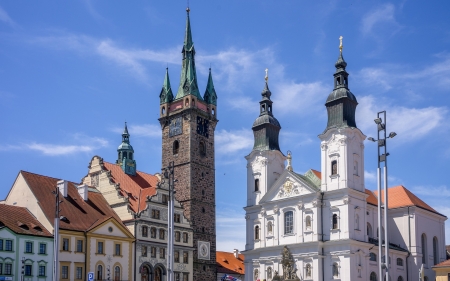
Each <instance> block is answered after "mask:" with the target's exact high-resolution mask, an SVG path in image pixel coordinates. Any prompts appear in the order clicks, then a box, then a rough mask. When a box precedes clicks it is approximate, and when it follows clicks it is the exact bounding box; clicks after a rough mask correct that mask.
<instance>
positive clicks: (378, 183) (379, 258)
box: [377, 148, 383, 279]
mask: <svg viewBox="0 0 450 281" xmlns="http://www.w3.org/2000/svg"><path fill="white" fill-rule="evenodd" d="M378 149H379V148H378ZM377 191H378V273H379V274H378V276H380V279H381V278H382V276H383V266H382V265H383V264H382V263H383V261H382V257H383V250H382V245H383V239H382V237H383V232H382V229H383V227H382V220H381V174H380V162H378V168H377Z"/></svg>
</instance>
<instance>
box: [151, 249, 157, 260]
mask: <svg viewBox="0 0 450 281" xmlns="http://www.w3.org/2000/svg"><path fill="white" fill-rule="evenodd" d="M150 256H151V257H152V258H156V247H151V248H150Z"/></svg>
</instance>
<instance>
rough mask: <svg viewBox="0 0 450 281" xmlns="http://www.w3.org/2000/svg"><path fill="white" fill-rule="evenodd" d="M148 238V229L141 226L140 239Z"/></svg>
mask: <svg viewBox="0 0 450 281" xmlns="http://www.w3.org/2000/svg"><path fill="white" fill-rule="evenodd" d="M147 236H148V227H146V226H143V227H142V237H147Z"/></svg>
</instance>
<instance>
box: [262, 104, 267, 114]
mask: <svg viewBox="0 0 450 281" xmlns="http://www.w3.org/2000/svg"><path fill="white" fill-rule="evenodd" d="M264 111H266V105H265V104H263V105H261V112H264Z"/></svg>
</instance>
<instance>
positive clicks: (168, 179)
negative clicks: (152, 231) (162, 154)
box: [163, 161, 176, 281]
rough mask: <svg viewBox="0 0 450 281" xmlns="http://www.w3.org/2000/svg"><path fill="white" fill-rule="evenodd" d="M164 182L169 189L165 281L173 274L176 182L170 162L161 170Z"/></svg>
mask: <svg viewBox="0 0 450 281" xmlns="http://www.w3.org/2000/svg"><path fill="white" fill-rule="evenodd" d="M163 176H164V180H163V183H168V187H169V200H168V202H167V203H168V216H167V226H168V227H167V228H168V229H167V272H168V276H167V281H173V280H174V272H173V251H174V246H173V244H174V194H175V190H174V185H175V182H176V180H175V179H174V162H173V161H172V162H170V163H169V166H167V167H166V168H164V170H163Z"/></svg>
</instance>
